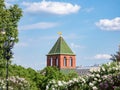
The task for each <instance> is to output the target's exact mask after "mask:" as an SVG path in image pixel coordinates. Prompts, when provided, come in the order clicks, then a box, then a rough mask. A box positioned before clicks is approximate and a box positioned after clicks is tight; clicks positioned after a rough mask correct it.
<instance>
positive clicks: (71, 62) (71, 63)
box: [70, 57, 73, 66]
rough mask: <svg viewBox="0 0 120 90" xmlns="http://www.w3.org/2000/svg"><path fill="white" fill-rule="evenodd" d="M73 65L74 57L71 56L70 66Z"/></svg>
mask: <svg viewBox="0 0 120 90" xmlns="http://www.w3.org/2000/svg"><path fill="white" fill-rule="evenodd" d="M72 65H73V60H72V57H70V66H72Z"/></svg>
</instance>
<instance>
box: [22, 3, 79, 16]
mask: <svg viewBox="0 0 120 90" xmlns="http://www.w3.org/2000/svg"><path fill="white" fill-rule="evenodd" d="M22 5H24V6H25V7H26V8H25V10H24V11H25V12H29V13H41V12H46V13H52V14H58V15H66V14H71V13H76V12H78V11H79V9H80V6H79V5H76V4H75V5H72V4H71V3H65V2H53V1H41V2H33V3H30V2H23V3H22Z"/></svg>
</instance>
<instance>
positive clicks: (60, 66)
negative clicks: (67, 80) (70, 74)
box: [47, 55, 76, 69]
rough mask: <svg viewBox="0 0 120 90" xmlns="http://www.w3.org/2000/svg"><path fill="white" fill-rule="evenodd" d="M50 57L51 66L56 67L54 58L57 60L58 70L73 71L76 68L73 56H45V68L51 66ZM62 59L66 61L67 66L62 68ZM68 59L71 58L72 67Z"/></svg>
mask: <svg viewBox="0 0 120 90" xmlns="http://www.w3.org/2000/svg"><path fill="white" fill-rule="evenodd" d="M51 57H52V63H53V64H52V65H53V66H56V58H58V68H60V69H74V68H76V57H75V55H48V56H47V66H50V65H51V64H50V63H51ZM64 57H66V59H67V65H66V66H64ZM70 58H72V66H70Z"/></svg>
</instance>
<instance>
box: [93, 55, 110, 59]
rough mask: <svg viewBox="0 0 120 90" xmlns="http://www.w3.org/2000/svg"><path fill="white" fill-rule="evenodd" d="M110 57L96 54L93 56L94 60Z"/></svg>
mask: <svg viewBox="0 0 120 90" xmlns="http://www.w3.org/2000/svg"><path fill="white" fill-rule="evenodd" d="M110 58H111V55H109V54H97V55H95V56H94V59H110Z"/></svg>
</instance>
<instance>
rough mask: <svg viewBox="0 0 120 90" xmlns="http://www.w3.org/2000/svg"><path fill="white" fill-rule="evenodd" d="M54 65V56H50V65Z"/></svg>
mask: <svg viewBox="0 0 120 90" xmlns="http://www.w3.org/2000/svg"><path fill="white" fill-rule="evenodd" d="M52 65H53V59H52V57H51V58H50V66H52Z"/></svg>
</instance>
